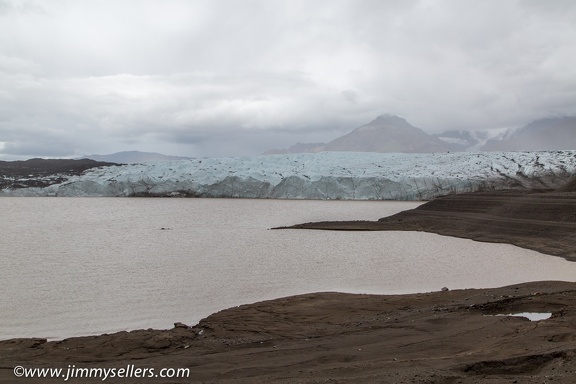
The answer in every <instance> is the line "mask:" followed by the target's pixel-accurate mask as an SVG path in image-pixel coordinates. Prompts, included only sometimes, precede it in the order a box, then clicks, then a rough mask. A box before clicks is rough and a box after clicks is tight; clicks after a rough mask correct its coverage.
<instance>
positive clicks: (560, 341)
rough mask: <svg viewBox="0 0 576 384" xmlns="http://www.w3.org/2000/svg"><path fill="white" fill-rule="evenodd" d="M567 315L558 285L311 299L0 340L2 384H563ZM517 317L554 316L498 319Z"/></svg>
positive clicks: (565, 293) (569, 305) (569, 331)
mask: <svg viewBox="0 0 576 384" xmlns="http://www.w3.org/2000/svg"><path fill="white" fill-rule="evenodd" d="M574 308H576V283H574V282H559V281H541V282H531V283H523V284H516V285H511V286H506V287H501V288H488V289H461V290H443V291H436V292H428V293H418V294H407V295H368V294H346V293H333V292H324V293H322V292H320V293H310V294H304V295H298V296H291V297H285V298H279V299H275V300H268V301H263V302H259V303H254V304H247V305H242V306H239V307H235V308H230V309H225V310H222V311H220V312H217V313H214V314H212V315H210V316H208V317H207V318H205V319H203V320H201V321H200V322H199V323H198V324H197V325H195V326H193V327H188V326H186V325H184V324H181V323H176V324H175V327H174V328H173V329H170V330H152V329H148V330H135V331H131V332H117V333H113V334H104V335H100V336H88V337H74V338H68V339H64V340H61V341H50V342H46V340H45V339H35V338H30V339H12V340H5V341H0V362H1V364H0V367H1V369H0V383H12V382H14V376H13V372H12V369H13V367H15V366H17V365H21V366H24V367H59V368H63V369H66V367H68V366H70V364H74V365H75V366H76V367H79V368H80V367H81V368H97V367H98V368H111V367H123V366H124V367H125V366H128V365H134V366H135V367H139V368H146V367H147V368H151V367H152V368H155V369H157V370H159V369H161V368H162V367H174V368H189V370H190V375H189V377H187V378H185V379H175V378H174V379H171V380H164V381H163V380H162V379H157V380H156V379H147V380H146V381H147V382H148V381H150V382H163V383H189V382H198V383H199V382H202V383H216V382H218V383H264V382H282V383H291V382H299V383H317V382H323V381H325V380H329V379H333V380H337V382H343V383H371V382H396V383H413V382H458V381H459V380H460V382H466V383H480V382H486V380H489V382H491V383H510V382H512V381H513V380H514V379H517V380H518V381H519V382H522V383H540V382H542V380H543V379H544V378H546V379H551V378H553V379H554V382H561V383H563V382H566V383H568V382H572V380H573V374H574V371H576V358H575V357H576V344H575V343H574V341H575V340H576V309H574ZM521 312H545V313H551V317H550V318H549V319H547V320H541V321H530V320H528V319H527V318H525V317H516V316H496V315H508V314H511V313H521ZM391 378H393V380H392V381H389V380H390V379H391ZM28 380H30V381H31V382H36V381H34V380H31V379H28ZM28 380H27V381H28ZM59 380H60V381H61V379H59ZM99 380H100V379H97V380H95V381H94V382H96V381H99ZM54 381H55V380H54ZM83 381H84V380H82V382H83ZM100 381H101V380H100ZM107 381H109V382H122V383H138V382H142V379H138V378H123V379H121V380H120V379H119V380H117V381H114V380H107ZM37 382H45V381H42V380H39V381H37ZM49 382H51V381H49ZM88 382H91V381H90V380H88Z"/></svg>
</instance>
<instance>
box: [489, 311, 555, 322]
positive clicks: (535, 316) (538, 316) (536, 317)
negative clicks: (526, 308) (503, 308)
mask: <svg viewBox="0 0 576 384" xmlns="http://www.w3.org/2000/svg"><path fill="white" fill-rule="evenodd" d="M496 316H515V317H526V318H527V319H528V320H530V321H540V320H546V319H549V318H550V317H552V313H550V312H520V313H508V314H499V315H496Z"/></svg>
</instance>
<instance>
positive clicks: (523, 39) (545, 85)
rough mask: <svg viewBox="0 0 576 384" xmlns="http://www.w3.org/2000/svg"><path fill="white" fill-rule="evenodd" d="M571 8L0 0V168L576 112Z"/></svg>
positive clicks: (492, 123)
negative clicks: (383, 124)
mask: <svg viewBox="0 0 576 384" xmlns="http://www.w3.org/2000/svg"><path fill="white" fill-rule="evenodd" d="M575 36H576V1H574V0H565V1H562V0H546V1H544V0H525V1H515V0H506V1H502V0H482V1H480V0H473V1H472V0H414V1H410V0H393V1H389V0H302V1H300V0H206V1H204V0H97V1H90V0H68V1H67V0H53V1H52V0H30V1H18V0H0V159H3V160H14V159H23V158H30V157H38V156H40V157H73V156H79V155H85V154H96V153H98V154H108V153H112V152H117V151H123V150H140V151H151V152H161V153H165V154H174V155H184V156H195V157H196V156H239V155H257V154H260V153H262V152H263V151H265V150H266V149H270V148H285V147H288V146H290V145H292V144H295V143H297V142H326V141H329V140H332V139H334V138H336V137H338V136H341V135H343V134H345V133H347V132H349V131H351V130H352V129H353V128H356V127H358V126H360V125H363V124H365V123H368V122H370V121H371V120H373V119H374V118H376V117H377V116H378V115H381V114H384V113H391V114H396V115H399V116H401V117H404V118H405V119H407V120H408V122H410V123H411V124H412V125H415V126H417V127H419V128H422V129H424V130H425V131H427V132H439V131H442V130H445V129H469V130H477V129H494V128H505V127H517V126H522V125H525V124H527V123H528V122H530V121H532V120H534V119H537V118H542V117H549V116H557V115H575V114H576V65H575V64H574V63H576V40H575Z"/></svg>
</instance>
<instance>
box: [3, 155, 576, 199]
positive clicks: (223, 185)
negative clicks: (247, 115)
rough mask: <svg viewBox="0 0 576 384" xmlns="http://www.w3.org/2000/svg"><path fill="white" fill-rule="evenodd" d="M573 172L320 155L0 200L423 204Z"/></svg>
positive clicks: (130, 174) (118, 179) (218, 165)
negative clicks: (162, 199)
mask: <svg viewBox="0 0 576 384" xmlns="http://www.w3.org/2000/svg"><path fill="white" fill-rule="evenodd" d="M575 175H576V151H542V152H480V153H469V152H458V153H434V154H404V153H365V152H362V153H354V152H323V153H304V154H283V155H273V156H255V157H240V158H207V159H191V160H177V161H163V162H155V163H144V164H131V165H123V166H112V167H104V168H97V169H92V170H89V171H87V172H86V173H85V174H83V175H81V176H73V177H70V178H69V179H68V180H67V181H65V182H63V183H60V184H56V185H51V186H49V187H45V188H26V189H14V190H2V191H0V196H197V197H242V198H291V199H356V200H380V199H386V200H427V199H431V198H434V197H437V196H441V195H446V194H450V193H462V192H472V191H477V190H485V189H530V188H557V187H560V186H562V185H563V184H565V183H566V182H567V180H568V179H569V178H570V177H574V176H575Z"/></svg>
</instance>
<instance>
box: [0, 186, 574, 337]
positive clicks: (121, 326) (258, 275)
mask: <svg viewBox="0 0 576 384" xmlns="http://www.w3.org/2000/svg"><path fill="white" fill-rule="evenodd" d="M419 204H420V203H417V202H392V201H384V202H382V201H380V202H377V201H311V200H304V201H302V200H250V199H178V198H172V199H169V198H16V197H14V198H1V199H0V209H1V212H2V215H1V218H0V233H1V238H2V242H1V248H0V283H1V287H2V295H0V339H8V338H14V337H46V338H49V339H60V338H65V337H70V336H79V335H91V334H100V333H110V332H115V331H121V330H132V329H139V328H160V329H164V328H171V327H172V326H173V323H174V322H177V321H180V322H183V323H185V324H188V325H194V324H196V323H197V322H198V321H199V320H200V319H202V318H204V317H206V316H208V315H209V314H211V313H214V312H217V311H219V310H221V309H225V308H228V307H233V306H237V305H241V304H246V303H253V302H256V301H261V300H266V299H273V298H278V297H282V296H289V295H295V294H301V293H308V292H318V291H340V292H354V293H379V294H392V293H410V292H428V291H437V290H440V289H441V288H442V287H444V286H446V287H449V288H450V289H456V288H483V287H496V286H502V285H508V284H514V283H520V282H527V281H536V280H566V281H574V280H576V263H570V262H567V261H565V260H564V259H562V258H559V257H552V256H547V255H542V254H539V253H537V252H534V251H530V250H525V249H522V248H518V247H515V246H512V245H506V244H489V243H480V242H474V241H471V240H465V239H457V238H450V237H445V236H439V235H434V234H428V233H419V232H340V231H338V232H336V231H335V232H332V231H307V230H269V228H271V227H276V226H284V225H291V224H296V223H301V222H308V221H322V220H376V219H378V218H380V217H383V216H388V215H391V214H394V213H396V212H399V211H402V210H406V209H411V208H414V207H416V206H418V205H419Z"/></svg>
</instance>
